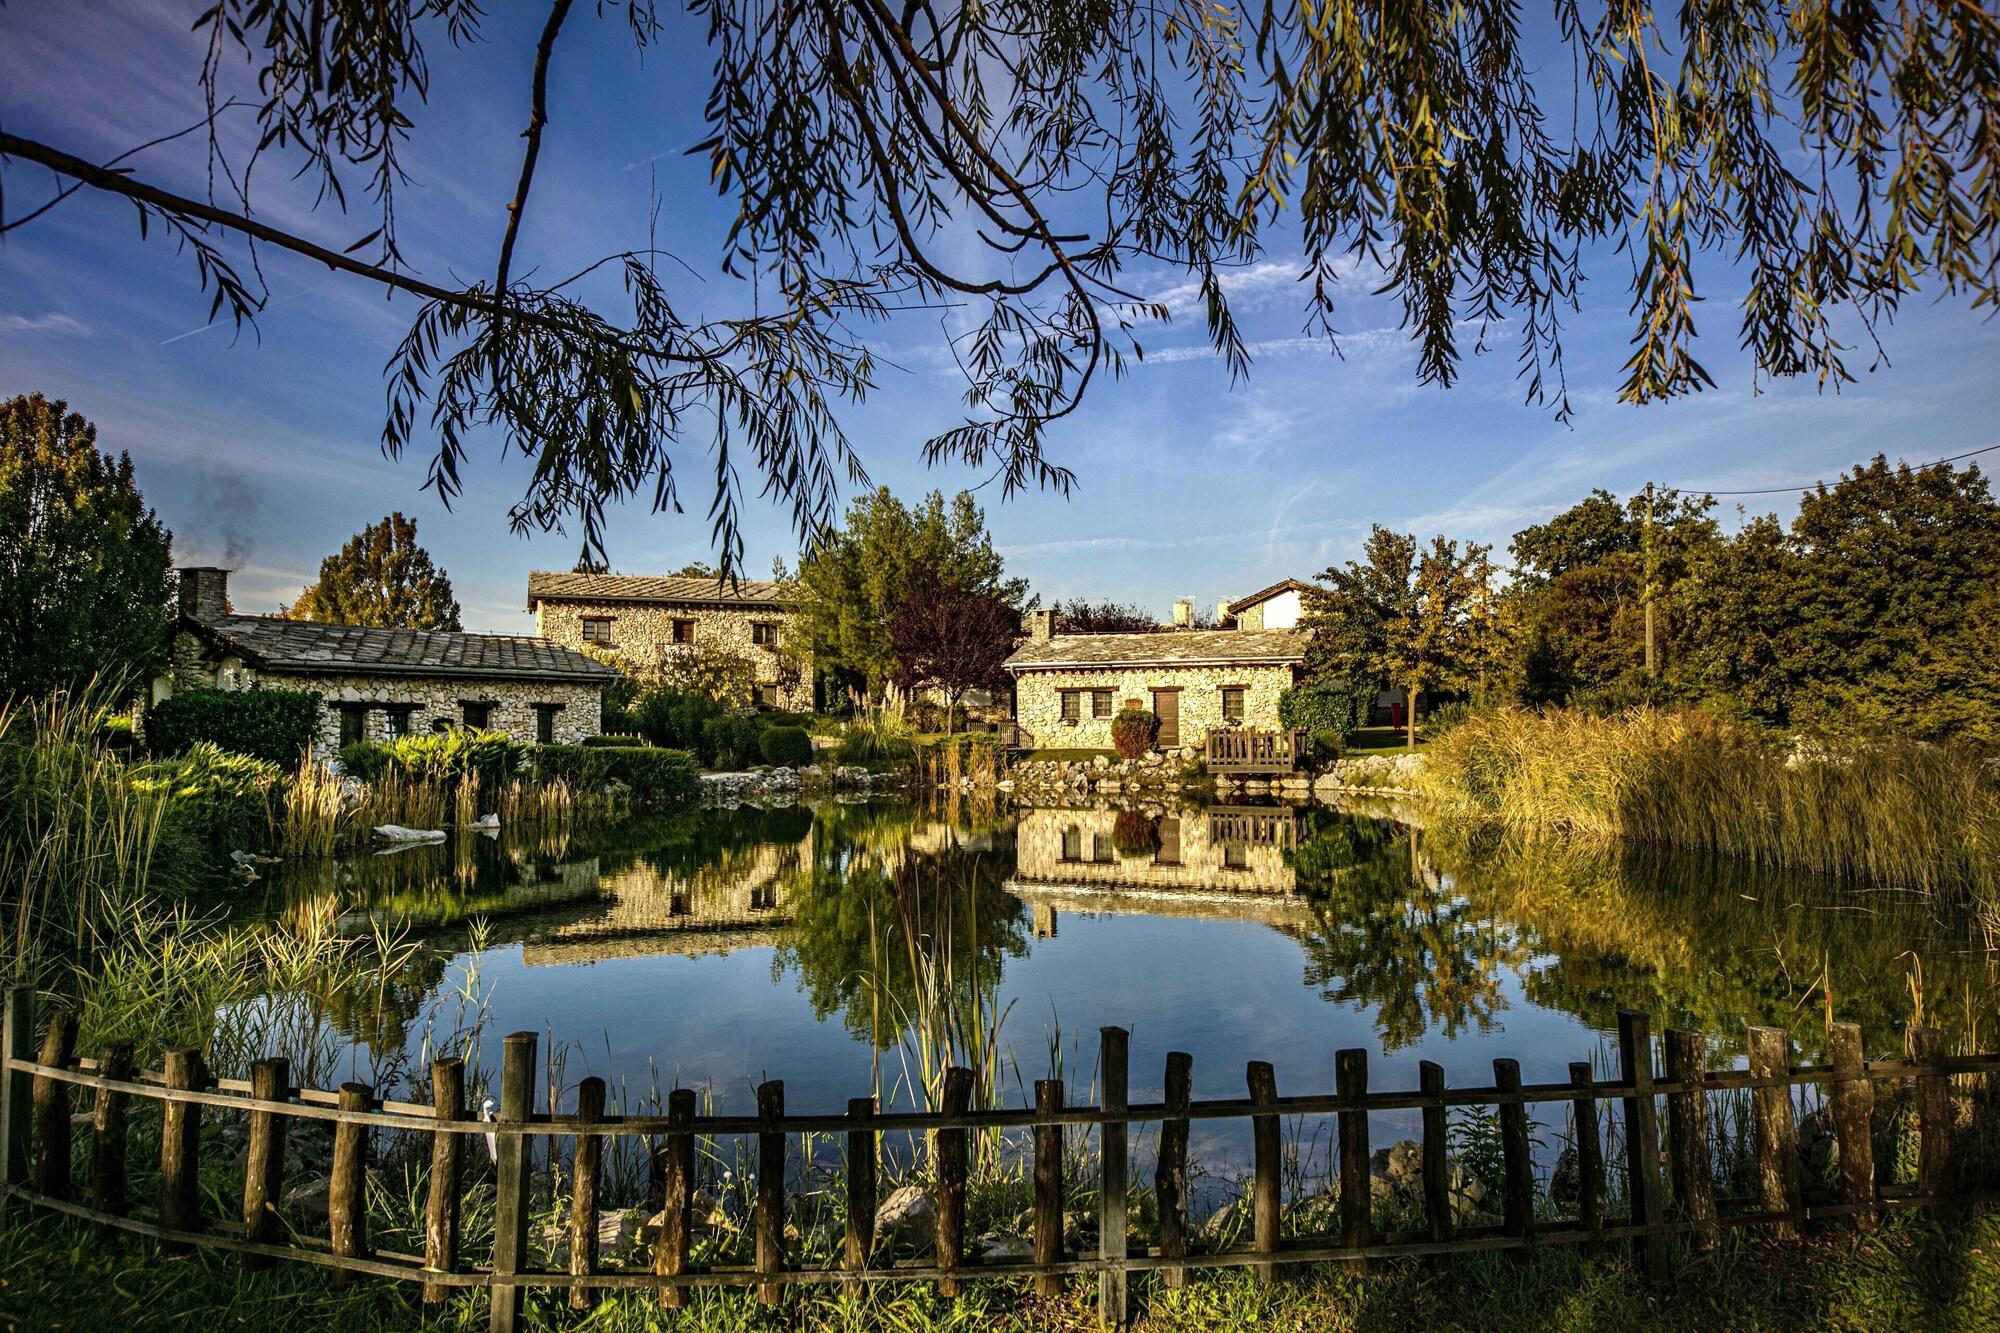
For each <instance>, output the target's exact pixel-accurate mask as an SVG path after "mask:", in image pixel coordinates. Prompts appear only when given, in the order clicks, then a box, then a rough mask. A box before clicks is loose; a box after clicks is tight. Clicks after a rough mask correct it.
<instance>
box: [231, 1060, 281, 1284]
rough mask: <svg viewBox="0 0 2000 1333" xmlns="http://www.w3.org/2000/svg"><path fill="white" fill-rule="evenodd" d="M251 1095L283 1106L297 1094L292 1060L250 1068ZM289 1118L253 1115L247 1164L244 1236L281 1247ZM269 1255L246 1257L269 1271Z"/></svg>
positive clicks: (271, 1113)
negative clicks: (280, 1103)
mask: <svg viewBox="0 0 2000 1333" xmlns="http://www.w3.org/2000/svg"><path fill="white" fill-rule="evenodd" d="M250 1095H251V1096H252V1097H254V1098H256V1099H257V1100H258V1101H260V1102H282V1101H284V1100H285V1099H286V1098H288V1097H290V1096H291V1095H292V1064H291V1061H289V1060H282V1059H274V1060H258V1061H256V1062H255V1063H254V1064H252V1065H251V1066H250ZM285 1120H286V1117H284V1116H282V1115H279V1114H278V1113H277V1112H276V1111H252V1112H251V1113H250V1145H249V1150H248V1151H247V1152H246V1153H245V1155H244V1163H243V1238H244V1239H245V1240H248V1241H252V1242H254V1243H256V1244H259V1245H275V1244H277V1243H278V1242H279V1241H280V1240H282V1239H283V1237H284V1223H283V1220H282V1219H281V1218H279V1216H278V1200H280V1199H281V1198H283V1197H284V1193H285V1130H286V1125H285ZM271 1262H272V1261H271V1256H269V1255H268V1254H246V1255H244V1256H243V1266H244V1267H245V1268H269V1267H270V1266H271Z"/></svg>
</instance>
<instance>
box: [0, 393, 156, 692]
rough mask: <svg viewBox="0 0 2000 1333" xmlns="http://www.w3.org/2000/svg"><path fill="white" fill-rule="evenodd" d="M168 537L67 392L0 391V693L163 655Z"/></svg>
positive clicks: (113, 672) (128, 677)
mask: <svg viewBox="0 0 2000 1333" xmlns="http://www.w3.org/2000/svg"><path fill="white" fill-rule="evenodd" d="M172 540H173V539H172V535H171V534H170V533H168V531H167V529H166V528H165V526H163V525H162V524H161V522H160V520H159V517H158V516H157V515H155V514H154V513H153V511H152V510H151V509H148V508H147V507H146V502H145V500H144V498H143V497H142V496H141V495H140V494H139V487H138V485H137V483H136V482H135V481H134V479H133V472H132V458H131V455H129V454H123V453H121V454H119V455H118V456H117V457H116V458H113V457H111V456H110V455H109V454H106V453H102V452H100V451H99V450H98V448H97V428H96V427H95V426H93V425H91V424H90V423H89V422H88V421H86V420H84V418H83V417H82V416H81V415H80V414H78V413H75V412H72V411H70V410H69V404H67V403H64V402H53V403H52V402H50V401H49V400H48V399H46V398H44V397H42V396H41V395H40V394H32V395H28V396H25V397H19V398H12V399H9V400H8V401H6V402H5V403H0V643H5V644H6V649H5V651H4V652H0V699H4V698H7V697H9V696H19V695H35V694H44V693H47V692H48V691H50V690H55V689H61V688H65V687H74V686H77V685H81V684H83V683H84V682H86V681H88V680H90V679H91V678H92V677H93V676H102V677H106V678H109V679H113V680H117V681H119V682H120V683H121V684H122V685H124V686H125V687H128V688H129V687H131V686H133V685H136V684H139V683H142V682H143V680H144V678H145V677H146V676H147V675H148V674H150V673H151V672H152V671H154V670H156V669H157V668H159V667H160V666H162V665H163V664H164V663H165V661H166V651H167V635H168V630H169V628H170V626H171V624H172V612H171V610H170V609H169V597H168V571H169V569H170V568H171V567H172V563H173V561H172V554H171V545H172Z"/></svg>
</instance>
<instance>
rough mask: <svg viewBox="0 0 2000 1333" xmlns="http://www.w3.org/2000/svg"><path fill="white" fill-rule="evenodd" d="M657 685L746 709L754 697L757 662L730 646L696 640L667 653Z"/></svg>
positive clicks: (674, 691) (716, 702) (677, 692)
mask: <svg viewBox="0 0 2000 1333" xmlns="http://www.w3.org/2000/svg"><path fill="white" fill-rule="evenodd" d="M656 684H657V688H659V689H664V690H668V691H670V692H672V693H675V694H691V695H698V696H700V697H701V698H704V699H708V700H710V701H712V702H713V703H715V704H716V705H717V706H719V707H722V708H748V707H750V705H751V704H752V703H754V702H755V701H756V698H757V664H756V662H755V661H754V660H752V659H751V657H750V655H749V654H747V653H741V652H738V651H736V650H735V649H733V648H727V647H722V646H718V645H716V644H706V643H697V644H693V645H691V646H689V647H685V648H676V649H674V650H673V651H672V652H670V653H668V654H667V656H666V659H665V660H664V661H663V662H662V663H661V664H660V669H659V672H658V680H657V683H656Z"/></svg>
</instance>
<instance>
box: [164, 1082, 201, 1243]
mask: <svg viewBox="0 0 2000 1333" xmlns="http://www.w3.org/2000/svg"><path fill="white" fill-rule="evenodd" d="M164 1077H165V1082H166V1085H167V1087H168V1088H170V1089H173V1090H174V1091H176V1092H192V1091H194V1090H195V1089H197V1088H205V1087H207V1086H208V1070H207V1068H206V1066H204V1064H203V1063H202V1058H201V1052H200V1051H197V1050H195V1049H194V1048H193V1047H192V1046H176V1047H174V1048H173V1049H172V1050H170V1051H168V1052H167V1053H166V1059H165V1061H164ZM160 1121H161V1123H160V1225H161V1226H163V1227H169V1228H172V1229H173V1230H175V1231H199V1230H200V1229H201V1189H200V1181H199V1179H198V1178H197V1175H196V1168H197V1166H198V1165H199V1162H198V1159H199V1158H200V1155H201V1106H200V1104H199V1103H197V1102H183V1101H169V1102H167V1103H166V1105H165V1106H164V1107H163V1108H162V1110H161V1116H160ZM186 1251H187V1246H186V1245H184V1244H181V1243H180V1242H178V1241H162V1242H161V1243H160V1253H162V1254H184V1253H186Z"/></svg>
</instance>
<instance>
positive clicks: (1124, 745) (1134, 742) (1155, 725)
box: [1111, 708, 1160, 759]
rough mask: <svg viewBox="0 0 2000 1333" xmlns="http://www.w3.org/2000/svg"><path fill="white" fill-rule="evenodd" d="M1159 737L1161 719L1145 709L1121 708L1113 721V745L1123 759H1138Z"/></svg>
mask: <svg viewBox="0 0 2000 1333" xmlns="http://www.w3.org/2000/svg"><path fill="white" fill-rule="evenodd" d="M1159 735H1160V719H1159V718H1158V717H1155V716H1154V715H1153V714H1152V713H1150V712H1148V711H1147V710H1145V709H1143V708H1121V709H1119V710H1118V713H1117V715H1116V716H1115V717H1113V718H1112V719H1111V745H1112V748H1114V749H1116V750H1117V751H1118V754H1119V756H1120V757H1121V758H1124V759H1137V758H1138V757H1139V756H1140V755H1142V754H1144V753H1146V751H1148V750H1150V749H1152V748H1153V742H1154V741H1156V740H1158V739H1159Z"/></svg>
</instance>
